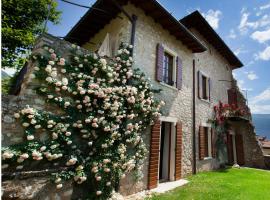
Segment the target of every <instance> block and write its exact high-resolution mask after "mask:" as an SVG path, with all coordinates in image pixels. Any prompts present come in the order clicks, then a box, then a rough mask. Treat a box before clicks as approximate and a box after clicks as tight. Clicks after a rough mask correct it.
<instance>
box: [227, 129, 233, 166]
mask: <svg viewBox="0 0 270 200" xmlns="http://www.w3.org/2000/svg"><path fill="white" fill-rule="evenodd" d="M227 153H228V164H233V142H232V135H231V134H229V133H227Z"/></svg>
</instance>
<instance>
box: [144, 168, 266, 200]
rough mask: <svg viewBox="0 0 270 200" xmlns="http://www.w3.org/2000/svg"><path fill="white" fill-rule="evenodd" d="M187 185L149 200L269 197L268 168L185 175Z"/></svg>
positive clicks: (264, 199) (249, 199)
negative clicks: (187, 176) (187, 181)
mask: <svg viewBox="0 0 270 200" xmlns="http://www.w3.org/2000/svg"><path fill="white" fill-rule="evenodd" d="M188 180H189V181H190V182H189V183H188V184H187V185H185V186H183V187H180V188H176V189H175V190H172V191H170V192H167V193H165V194H162V195H156V196H153V197H152V198H150V199H149V200H220V199H222V200H225V199H226V200H227V199H228V200H270V171H263V170H256V169H248V168H241V169H227V170H220V171H212V172H203V173H199V174H197V175H194V176H191V177H189V178H188Z"/></svg>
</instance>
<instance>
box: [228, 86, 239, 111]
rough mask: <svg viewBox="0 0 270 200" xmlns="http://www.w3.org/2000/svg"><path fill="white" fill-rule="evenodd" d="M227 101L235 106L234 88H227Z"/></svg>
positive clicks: (235, 95)
mask: <svg viewBox="0 0 270 200" xmlns="http://www.w3.org/2000/svg"><path fill="white" fill-rule="evenodd" d="M227 92H228V103H229V104H230V105H233V104H234V105H235V106H236V107H237V93H236V90H235V89H233V88H232V89H229V90H228V91H227Z"/></svg>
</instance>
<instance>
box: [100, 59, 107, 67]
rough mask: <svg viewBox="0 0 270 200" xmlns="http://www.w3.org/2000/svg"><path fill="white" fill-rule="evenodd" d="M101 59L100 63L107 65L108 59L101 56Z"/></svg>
mask: <svg viewBox="0 0 270 200" xmlns="http://www.w3.org/2000/svg"><path fill="white" fill-rule="evenodd" d="M99 61H100V63H101V64H102V65H103V66H106V65H107V61H106V59H104V58H101V59H100V60H99Z"/></svg>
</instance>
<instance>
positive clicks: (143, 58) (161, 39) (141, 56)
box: [121, 4, 193, 194]
mask: <svg viewBox="0 0 270 200" xmlns="http://www.w3.org/2000/svg"><path fill="white" fill-rule="evenodd" d="M124 9H125V10H126V11H127V12H128V13H130V14H135V15H136V16H137V17H138V20H137V24H136V35H135V46H134V67H135V68H140V69H141V70H142V71H143V72H144V73H145V74H146V76H147V77H150V81H151V83H152V84H153V87H154V88H156V89H162V91H161V93H160V94H158V95H157V97H158V98H160V99H162V100H164V101H165V102H166V105H165V107H164V109H163V110H162V111H163V116H170V117H175V118H177V119H178V120H179V121H181V122H182V125H183V147H182V155H183V157H182V174H183V175H184V176H186V175H188V174H191V173H192V128H191V127H192V117H191V113H192V112H191V111H192V110H191V109H192V81H190V80H192V58H193V54H192V52H191V51H190V50H189V49H187V47H186V46H184V45H183V44H182V43H181V41H179V40H176V38H175V37H174V36H172V35H171V34H170V33H169V32H168V31H167V30H165V29H164V28H163V27H161V25H160V24H158V23H156V22H155V21H154V20H153V19H152V18H151V17H149V16H147V15H146V14H145V13H144V11H143V10H141V9H139V8H137V7H135V6H133V5H130V4H129V5H127V6H125V7H124ZM158 43H161V44H162V45H163V46H164V47H165V49H166V48H167V49H169V50H170V51H172V52H174V53H175V54H176V55H178V56H179V57H180V58H181V59H182V62H183V83H182V89H181V90H178V89H176V88H174V87H170V86H168V85H165V84H160V83H159V82H157V81H156V78H155V77H156V76H155V75H156V47H157V44H158ZM145 137H146V140H145V141H146V144H147V146H148V147H149V146H150V143H149V142H150V130H149V131H148V132H146V135H145ZM148 161H149V156H147V158H146V160H145V165H144V169H143V174H144V178H143V180H142V181H141V182H139V183H137V184H136V185H134V183H133V182H132V181H131V180H132V178H128V179H126V180H123V182H122V184H121V185H122V190H121V191H123V192H124V193H125V194H128V193H133V192H134V191H138V190H142V189H146V188H147V181H148V180H147V178H148Z"/></svg>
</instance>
